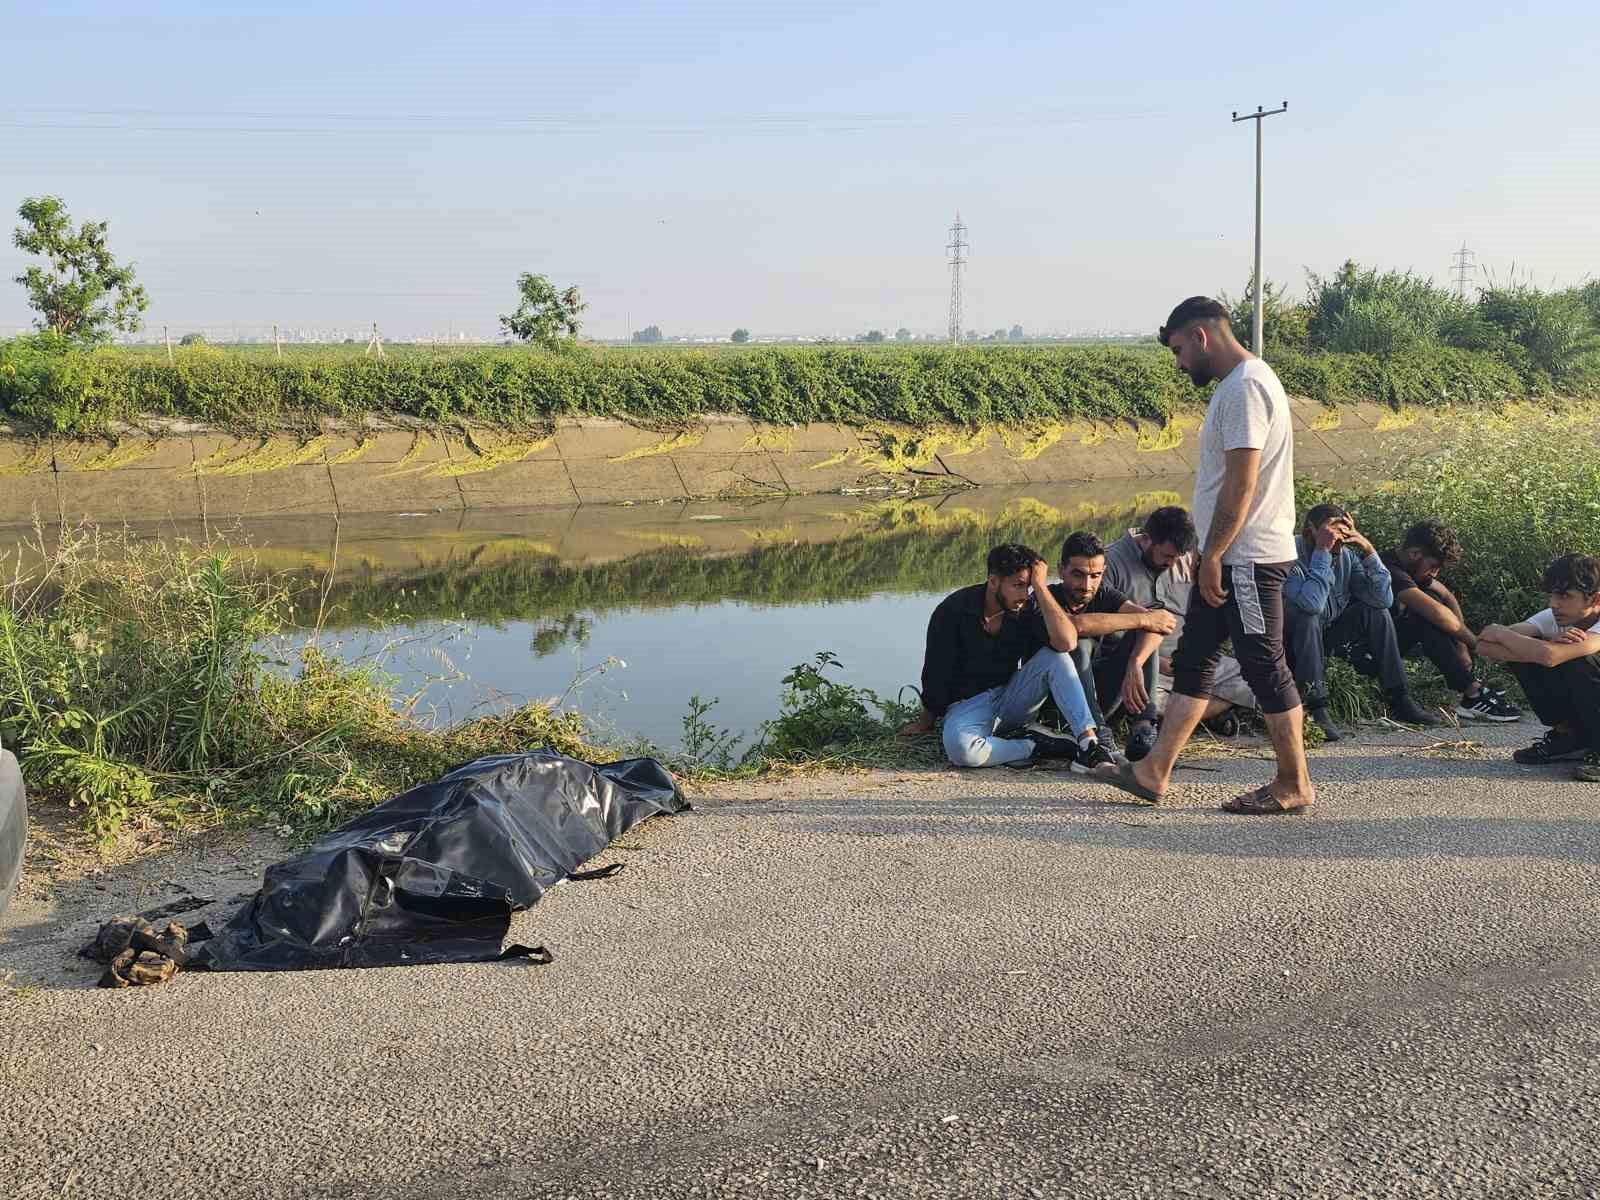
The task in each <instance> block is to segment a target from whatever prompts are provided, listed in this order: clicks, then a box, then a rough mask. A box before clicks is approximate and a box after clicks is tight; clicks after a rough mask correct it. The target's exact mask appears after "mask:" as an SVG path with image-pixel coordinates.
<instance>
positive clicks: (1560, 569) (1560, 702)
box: [1478, 554, 1600, 783]
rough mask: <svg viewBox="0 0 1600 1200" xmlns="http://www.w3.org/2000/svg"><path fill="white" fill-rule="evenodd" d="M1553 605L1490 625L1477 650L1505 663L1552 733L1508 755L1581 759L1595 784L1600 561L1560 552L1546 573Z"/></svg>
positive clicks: (1599, 756)
mask: <svg viewBox="0 0 1600 1200" xmlns="http://www.w3.org/2000/svg"><path fill="white" fill-rule="evenodd" d="M1544 587H1545V590H1546V591H1548V592H1549V593H1550V607H1549V608H1547V609H1545V610H1544V611H1543V612H1538V613H1535V614H1534V615H1533V616H1531V617H1529V618H1528V619H1527V620H1526V621H1521V622H1519V623H1518V624H1516V625H1510V626H1507V625H1489V626H1486V627H1485V628H1484V630H1483V632H1482V633H1480V634H1479V635H1478V653H1479V654H1480V655H1482V656H1483V657H1484V658H1492V659H1495V660H1497V661H1499V662H1503V663H1505V664H1507V665H1508V666H1510V668H1511V670H1512V671H1513V672H1515V673H1516V676H1517V681H1518V682H1519V683H1521V684H1522V690H1523V691H1524V692H1526V693H1527V694H1528V703H1530V704H1532V705H1533V711H1534V713H1535V714H1536V715H1537V716H1538V718H1539V720H1541V721H1543V722H1544V723H1545V724H1546V725H1548V726H1550V731H1549V732H1548V733H1546V734H1545V735H1544V737H1542V738H1540V739H1539V741H1537V742H1535V743H1534V744H1533V745H1531V746H1526V747H1524V748H1523V749H1521V750H1518V751H1517V752H1516V753H1515V754H1513V755H1512V756H1511V757H1512V758H1514V759H1516V760H1517V761H1518V762H1519V763H1523V764H1524V765H1526V766H1535V767H1537V766H1544V765H1546V764H1548V763H1556V762H1570V761H1573V760H1575V759H1580V758H1581V759H1583V764H1582V765H1581V766H1579V767H1578V768H1577V771H1576V772H1575V774H1576V776H1577V778H1579V779H1582V780H1584V781H1585V782H1588V783H1600V558H1596V557H1594V556H1593V555H1590V554H1565V555H1562V556H1561V557H1560V558H1558V559H1556V561H1555V562H1553V563H1551V564H1550V566H1549V568H1548V569H1547V570H1546V571H1545V573H1544Z"/></svg>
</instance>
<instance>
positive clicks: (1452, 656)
mask: <svg viewBox="0 0 1600 1200" xmlns="http://www.w3.org/2000/svg"><path fill="white" fill-rule="evenodd" d="M1460 561H1461V543H1460V542H1459V541H1457V540H1456V535H1455V533H1454V532H1452V531H1451V530H1450V529H1448V528H1446V527H1445V526H1444V525H1441V524H1440V523H1439V522H1438V521H1431V520H1430V521H1418V522H1417V523H1416V524H1415V525H1413V526H1412V527H1411V528H1410V529H1408V530H1406V534H1405V537H1404V538H1403V539H1402V540H1401V542H1400V545H1399V548H1398V549H1395V550H1391V551H1390V552H1389V553H1388V554H1385V555H1384V556H1383V562H1384V565H1385V566H1386V567H1388V568H1389V579H1390V590H1391V591H1393V592H1394V609H1393V611H1392V613H1391V615H1392V616H1393V617H1394V629H1395V634H1396V636H1397V637H1398V639H1399V643H1400V653H1401V654H1402V655H1406V654H1409V653H1411V651H1412V650H1413V649H1414V648H1415V647H1416V646H1418V645H1419V644H1420V645H1421V647H1422V653H1423V654H1424V655H1426V656H1427V658H1428V661H1429V662H1431V663H1432V664H1433V665H1434V666H1436V667H1438V668H1439V674H1441V675H1443V676H1444V678H1445V682H1446V683H1448V684H1449V685H1450V686H1451V687H1453V688H1454V689H1455V690H1456V691H1458V692H1460V693H1461V702H1460V703H1459V704H1457V705H1456V716H1458V717H1461V718H1463V719H1464V720H1468V721H1517V720H1521V718H1522V710H1521V709H1520V708H1518V707H1517V706H1516V705H1515V704H1512V703H1511V702H1510V701H1509V700H1507V699H1506V695H1505V693H1504V692H1502V691H1498V690H1496V689H1495V688H1491V687H1488V686H1487V685H1485V684H1484V683H1483V682H1482V681H1481V680H1479V679H1478V678H1477V676H1476V675H1475V674H1474V672H1473V669H1472V655H1473V653H1474V652H1475V651H1476V650H1477V648H1478V639H1477V638H1476V637H1474V636H1473V633H1472V630H1471V629H1469V628H1467V622H1466V618H1465V617H1463V616H1462V615H1461V604H1460V602H1459V601H1457V600H1456V598H1455V596H1454V595H1453V594H1452V593H1451V591H1450V589H1449V588H1447V587H1445V585H1444V583H1443V582H1442V581H1441V580H1440V579H1439V572H1440V571H1441V570H1443V569H1444V568H1445V567H1448V566H1451V565H1452V564H1454V563H1458V562H1460Z"/></svg>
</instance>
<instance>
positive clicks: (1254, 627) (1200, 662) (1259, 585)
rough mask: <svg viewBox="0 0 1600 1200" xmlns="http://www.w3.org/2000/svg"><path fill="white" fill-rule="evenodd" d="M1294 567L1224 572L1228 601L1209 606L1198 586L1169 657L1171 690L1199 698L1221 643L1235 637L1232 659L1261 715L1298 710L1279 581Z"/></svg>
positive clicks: (1208, 688) (1204, 694)
mask: <svg viewBox="0 0 1600 1200" xmlns="http://www.w3.org/2000/svg"><path fill="white" fill-rule="evenodd" d="M1292 566H1294V564H1293V563H1255V564H1253V565H1250V566H1237V567H1230V566H1227V565H1226V564H1224V566H1223V568H1222V586H1223V588H1224V589H1226V591H1227V593H1228V598H1227V599H1226V600H1224V601H1223V602H1222V606H1221V607H1220V608H1212V607H1211V605H1209V604H1207V603H1206V600H1205V597H1204V596H1202V595H1201V594H1200V586H1199V584H1196V585H1195V588H1194V591H1193V592H1192V593H1191V595H1190V597H1189V611H1188V612H1187V613H1186V614H1185V615H1184V618H1183V633H1182V635H1181V636H1180V637H1179V638H1178V649H1177V652H1176V653H1175V654H1174V655H1173V656H1172V690H1173V691H1175V692H1177V693H1178V694H1180V695H1183V696H1192V697H1193V698H1195V699H1197V700H1203V699H1205V698H1206V697H1208V696H1209V695H1211V678H1212V675H1213V673H1214V672H1215V671H1216V668H1217V663H1218V661H1219V660H1220V659H1221V658H1222V643H1223V642H1225V641H1226V640H1227V639H1229V638H1232V639H1233V656H1234V658H1236V659H1238V660H1239V670H1240V673H1241V674H1242V675H1243V676H1244V680H1245V682H1246V683H1248V684H1249V685H1250V690H1251V691H1252V692H1253V693H1255V698H1256V703H1257V704H1258V705H1260V707H1261V711H1262V712H1264V713H1280V712H1288V711H1289V710H1290V709H1291V708H1299V707H1300V693H1299V691H1298V690H1296V688H1295V686H1294V675H1293V674H1292V673H1291V672H1290V671H1289V662H1288V659H1287V658H1286V657H1285V655H1284V652H1283V581H1284V580H1285V579H1287V578H1288V577H1289V568H1290V567H1292Z"/></svg>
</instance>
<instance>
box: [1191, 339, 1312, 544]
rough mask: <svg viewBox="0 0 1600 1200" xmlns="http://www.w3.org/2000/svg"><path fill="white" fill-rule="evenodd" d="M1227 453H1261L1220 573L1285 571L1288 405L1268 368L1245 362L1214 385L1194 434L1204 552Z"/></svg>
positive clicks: (1290, 528) (1197, 515)
mask: <svg viewBox="0 0 1600 1200" xmlns="http://www.w3.org/2000/svg"><path fill="white" fill-rule="evenodd" d="M1229 450H1259V451H1261V470H1260V473H1259V474H1258V475H1257V477H1256V494H1255V496H1254V498H1253V499H1252V500H1251V502H1250V511H1249V514H1248V515H1247V516H1246V517H1245V522H1244V527H1243V528H1242V529H1240V530H1239V536H1238V537H1236V538H1234V539H1233V544H1232V545H1231V546H1229V547H1228V549H1227V552H1226V553H1224V554H1223V556H1222V561H1223V563H1224V565H1226V566H1243V565H1246V564H1253V563H1289V562H1293V561H1294V560H1295V545H1294V430H1293V428H1292V427H1291V425H1290V423H1289V397H1288V396H1286V395H1285V394H1284V391H1283V384H1281V383H1279V382H1278V377H1277V375H1275V374H1274V373H1273V370H1272V368H1271V367H1269V366H1267V364H1266V363H1264V362H1262V361H1261V360H1260V359H1259V358H1247V359H1246V360H1245V361H1244V362H1242V363H1240V364H1239V365H1238V366H1237V367H1235V368H1234V369H1233V370H1232V371H1230V372H1228V377H1227V378H1226V379H1224V380H1223V381H1222V382H1221V383H1219V384H1217V390H1216V391H1215V392H1214V393H1212V396H1211V403H1210V405H1209V406H1207V408H1206V419H1205V424H1203V425H1202V426H1201V427H1200V468H1199V474H1198V476H1197V478H1196V479H1195V484H1194V525H1195V530H1196V532H1197V533H1199V535H1200V545H1201V547H1202V548H1204V546H1205V544H1206V538H1207V537H1208V536H1209V535H1210V532H1211V519H1212V517H1213V516H1214V515H1215V514H1216V511H1217V496H1218V494H1219V493H1220V492H1221V491H1222V477H1223V473H1224V470H1225V468H1226V466H1227V461H1226V459H1225V458H1224V457H1223V456H1224V454H1225V453H1226V452H1227V451H1229Z"/></svg>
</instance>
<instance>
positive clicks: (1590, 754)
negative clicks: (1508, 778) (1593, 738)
mask: <svg viewBox="0 0 1600 1200" xmlns="http://www.w3.org/2000/svg"><path fill="white" fill-rule="evenodd" d="M1511 757H1512V759H1513V760H1515V761H1516V762H1519V763H1521V764H1522V765H1523V766H1525V767H1548V766H1552V765H1555V764H1559V763H1569V762H1570V763H1576V764H1577V765H1576V766H1575V767H1573V769H1572V777H1573V778H1574V779H1577V780H1580V781H1581V782H1583V783H1600V747H1596V746H1591V745H1589V743H1588V742H1586V741H1585V740H1584V739H1583V738H1582V737H1580V736H1579V735H1578V734H1576V733H1573V732H1571V731H1569V730H1565V729H1549V730H1546V731H1545V735H1544V736H1543V737H1542V738H1540V739H1539V740H1538V741H1537V742H1535V743H1534V744H1533V745H1531V746H1524V747H1523V748H1522V749H1521V750H1517V751H1515V752H1514V753H1513V754H1512V755H1511Z"/></svg>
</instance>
